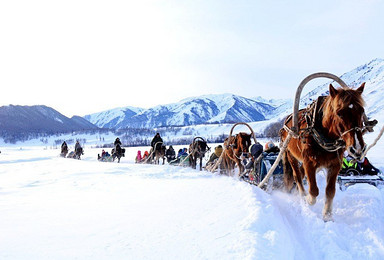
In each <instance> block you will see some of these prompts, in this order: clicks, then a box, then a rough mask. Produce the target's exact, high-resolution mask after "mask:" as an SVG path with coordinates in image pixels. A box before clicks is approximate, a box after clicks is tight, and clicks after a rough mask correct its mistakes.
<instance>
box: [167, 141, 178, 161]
mask: <svg viewBox="0 0 384 260" xmlns="http://www.w3.org/2000/svg"><path fill="white" fill-rule="evenodd" d="M165 157H167V162H168V163H169V162H170V161H172V160H174V159H175V158H176V152H175V150H174V149H173V147H172V145H170V146H169V148H168V150H167V151H166V152H165Z"/></svg>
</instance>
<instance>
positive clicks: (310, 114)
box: [284, 96, 357, 152]
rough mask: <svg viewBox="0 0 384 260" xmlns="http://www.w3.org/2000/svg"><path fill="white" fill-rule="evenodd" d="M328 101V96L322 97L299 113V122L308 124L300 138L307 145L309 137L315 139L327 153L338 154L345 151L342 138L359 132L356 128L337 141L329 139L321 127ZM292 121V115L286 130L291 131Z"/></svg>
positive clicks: (301, 130)
mask: <svg viewBox="0 0 384 260" xmlns="http://www.w3.org/2000/svg"><path fill="white" fill-rule="evenodd" d="M325 99H326V96H320V97H318V99H316V100H315V101H313V102H312V103H311V104H310V105H309V106H308V107H307V108H305V109H301V110H299V113H300V112H301V117H300V119H299V122H300V123H301V122H303V121H304V120H305V123H306V124H307V127H306V128H302V129H299V131H298V132H299V135H298V138H299V139H300V140H301V141H302V142H303V143H305V138H306V137H308V136H309V135H310V136H312V137H313V139H314V140H315V141H316V143H317V144H318V145H319V146H320V147H321V148H323V149H324V150H326V151H327V152H336V151H337V150H339V149H344V148H345V147H346V145H345V141H344V140H343V139H342V137H343V136H344V135H345V134H346V133H348V132H350V131H352V130H357V129H355V128H353V129H350V130H347V131H345V132H344V133H342V134H340V136H339V138H338V139H336V140H332V139H330V138H328V137H326V136H325V135H324V134H323V131H322V130H323V127H322V126H321V121H322V118H323V109H322V104H323V103H324V101H325ZM291 119H292V114H291V115H290V116H289V117H288V118H287V120H286V121H285V124H284V129H285V130H287V129H288V130H290V129H289V128H288V127H287V126H286V123H287V122H288V121H289V120H291Z"/></svg>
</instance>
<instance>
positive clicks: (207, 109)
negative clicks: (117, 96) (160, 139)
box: [84, 94, 275, 128]
mask: <svg viewBox="0 0 384 260" xmlns="http://www.w3.org/2000/svg"><path fill="white" fill-rule="evenodd" d="M274 109H275V108H274V107H273V106H271V105H269V104H266V103H263V102H258V101H255V100H252V99H249V98H245V97H241V96H237V95H233V94H222V95H205V96H199V97H192V98H187V99H184V100H181V101H180V102H178V103H173V104H165V105H160V106H156V107H153V108H149V109H142V108H132V107H126V108H117V109H112V110H107V111H104V112H100V113H95V114H91V115H86V116H85V117H84V118H85V119H87V120H89V121H90V122H91V123H93V124H95V125H97V126H99V127H102V128H125V127H134V128H155V127H163V126H189V125H197V124H213V123H233V122H239V121H246V122H255V121H262V120H265V119H267V118H268V117H269V116H270V115H271V113H272V111H273V110H274Z"/></svg>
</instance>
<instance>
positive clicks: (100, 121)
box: [84, 107, 144, 128]
mask: <svg viewBox="0 0 384 260" xmlns="http://www.w3.org/2000/svg"><path fill="white" fill-rule="evenodd" d="M142 111H144V109H143V108H137V107H119V108H115V109H110V110H106V111H103V112H99V113H94V114H91V115H86V116H84V118H85V119H86V120H88V121H89V122H91V123H92V122H94V123H92V124H95V125H97V126H99V127H103V128H115V127H116V126H120V125H121V126H124V125H127V124H128V123H129V122H128V120H130V119H131V118H132V117H133V116H135V115H137V114H140V113H141V112H142Z"/></svg>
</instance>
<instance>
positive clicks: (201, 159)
mask: <svg viewBox="0 0 384 260" xmlns="http://www.w3.org/2000/svg"><path fill="white" fill-rule="evenodd" d="M202 170H203V158H202V157H200V171H202Z"/></svg>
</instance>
